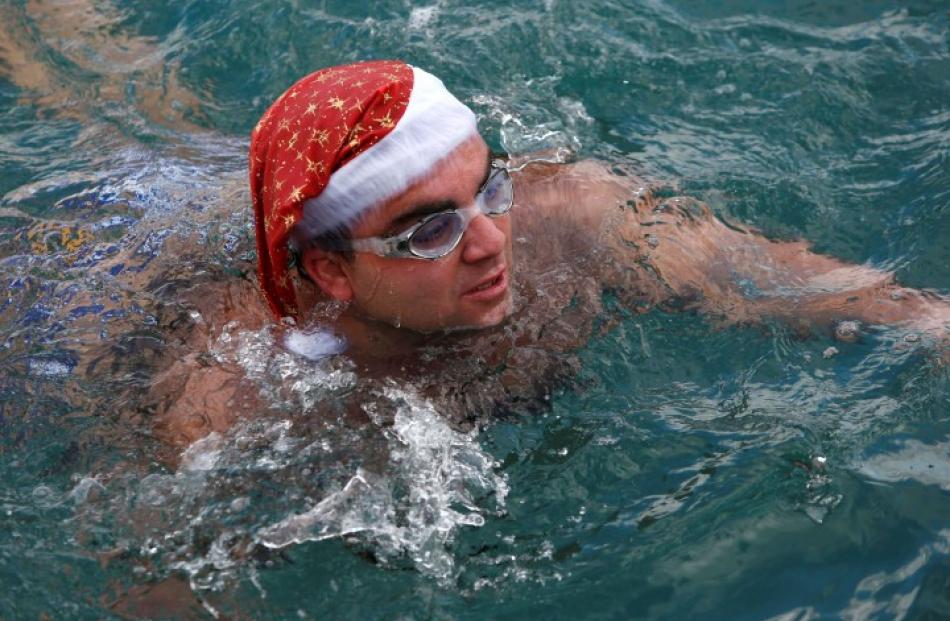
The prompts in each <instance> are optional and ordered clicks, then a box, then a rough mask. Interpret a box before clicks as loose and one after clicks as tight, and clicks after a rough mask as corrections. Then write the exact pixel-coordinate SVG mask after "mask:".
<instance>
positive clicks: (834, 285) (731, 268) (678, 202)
mask: <svg viewBox="0 0 950 621" xmlns="http://www.w3.org/2000/svg"><path fill="white" fill-rule="evenodd" d="M562 168H568V169H570V170H566V171H564V172H563V173H562V174H560V175H559V176H557V177H551V178H549V179H539V183H538V184H537V185H538V187H539V188H541V189H539V190H535V191H534V192H533V194H532V197H531V198H532V199H537V202H538V204H545V205H547V204H550V206H549V207H547V208H546V209H545V211H548V210H550V213H551V214H552V215H554V214H557V215H559V217H558V218H557V219H558V220H559V221H560V222H559V225H560V226H568V227H570V228H572V229H575V230H587V231H591V232H592V233H594V234H593V235H589V236H588V237H587V241H586V243H588V244H593V245H594V246H595V247H596V248H597V249H600V251H601V252H603V253H604V254H603V256H601V257H600V258H599V259H600V263H601V264H602V268H600V269H602V271H603V273H602V281H603V282H604V284H605V286H608V287H611V288H614V289H616V290H618V292H619V293H620V294H621V295H622V296H624V297H628V298H629V299H631V300H635V301H636V300H638V301H641V302H643V303H644V305H653V304H665V305H670V306H672V307H681V308H695V309H698V310H702V311H704V312H707V313H710V314H711V315H713V316H715V317H716V318H717V319H720V320H721V321H723V322H724V323H751V322H760V321H763V320H767V319H769V318H775V319H780V320H784V321H788V322H790V323H796V324H802V323H810V324H812V325H818V326H823V327H829V328H832V327H834V326H836V325H837V324H839V323H840V322H842V321H849V320H851V321H860V322H861V323H863V324H868V325H882V324H890V325H900V326H903V327H906V328H907V329H910V330H915V331H920V332H926V333H928V334H930V335H932V336H934V337H937V338H940V339H945V340H946V339H948V329H950V328H948V326H950V300H948V299H947V298H946V297H945V296H940V295H938V294H936V293H932V292H926V291H918V290H915V289H911V288H908V287H903V286H901V285H899V284H897V282H896V281H895V278H894V275H893V274H892V273H890V272H886V271H883V270H879V269H876V268H874V267H871V266H867V265H853V264H848V263H845V262H843V261H841V260H839V259H835V258H833V257H828V256H824V255H820V254H816V253H814V252H812V251H811V250H810V249H809V245H808V244H807V243H805V242H801V241H795V242H776V241H771V240H769V239H767V238H766V237H764V236H763V235H761V234H759V233H757V232H754V231H751V230H747V229H744V228H742V227H737V226H730V225H726V224H725V223H723V222H722V221H720V220H719V219H717V218H715V217H714V216H713V215H712V214H711V212H710V211H709V209H708V207H706V206H705V205H704V204H703V203H701V202H699V201H697V200H695V199H692V198H689V197H672V198H667V199H662V200H659V199H657V198H655V197H654V196H653V194H652V193H651V192H650V191H649V190H648V189H647V187H646V184H645V183H644V182H643V181H642V180H640V179H638V178H636V177H634V176H629V175H628V176H618V175H616V174H613V173H611V172H610V171H608V170H607V169H606V167H605V166H604V165H603V164H600V163H597V162H590V161H587V162H579V163H578V164H574V165H571V166H569V167H562ZM552 179H555V180H553V181H552ZM548 195H551V196H548ZM565 198H566V200H567V203H568V204H564V202H565ZM559 201H560V202H561V206H560V207H554V205H555V204H556V203H557V202H559Z"/></svg>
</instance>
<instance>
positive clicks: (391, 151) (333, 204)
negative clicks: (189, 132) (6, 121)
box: [249, 61, 478, 318]
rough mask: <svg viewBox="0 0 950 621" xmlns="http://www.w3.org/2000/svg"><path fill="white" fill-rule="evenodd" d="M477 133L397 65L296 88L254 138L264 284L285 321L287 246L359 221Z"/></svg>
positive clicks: (331, 73) (329, 76) (421, 74)
mask: <svg viewBox="0 0 950 621" xmlns="http://www.w3.org/2000/svg"><path fill="white" fill-rule="evenodd" d="M477 132H478V130H477V128H476V124H475V115H474V114H473V113H472V111H471V110H469V109H468V108H467V107H466V106H465V105H464V104H462V103H461V102H460V101H459V100H458V99H456V98H455V97H454V96H453V95H452V94H451V93H450V92H449V91H448V90H446V88H445V86H444V85H443V84H442V82H441V81H440V80H439V79H438V78H436V77H435V76H433V75H431V74H429V73H426V72H425V71H422V70H421V69H418V68H416V67H411V66H409V65H407V64H405V63H402V62H398V61H372V62H365V63H356V64H352V65H344V66H340V67H330V68H327V69H321V70H320V71H317V72H316V73H312V74H310V75H308V76H306V77H305V78H303V79H301V80H300V81H298V82H297V83H296V84H294V85H293V86H291V87H290V88H289V89H288V90H287V92H285V93H284V94H283V95H281V96H280V97H279V98H278V99H277V101H275V102H274V103H273V105H271V107H270V108H269V109H268V110H267V112H265V113H264V116H263V117H261V120H260V121H259V122H258V124H257V126H256V127H255V128H254V131H253V132H252V133H251V149H250V156H249V157H250V181H251V200H252V202H253V205H254V217H255V230H256V235H257V255H258V278H259V280H260V284H261V290H262V291H263V292H264V296H265V297H266V298H267V302H268V304H269V305H270V307H271V310H273V311H274V314H275V315H276V316H277V317H278V318H280V317H286V316H291V317H296V316H297V315H298V312H299V311H298V308H297V297H296V294H295V291H294V285H293V280H292V277H291V274H290V271H289V266H288V260H289V258H290V251H289V249H288V242H289V241H291V240H293V241H295V242H296V243H298V244H303V243H305V242H306V241H307V240H309V239H312V238H314V237H316V236H318V235H320V234H322V233H326V232H328V231H331V230H334V229H337V228H339V227H341V226H347V225H351V224H352V223H354V222H355V221H356V220H357V219H358V218H359V217H360V216H361V215H362V214H365V213H366V212H368V211H369V210H372V209H373V208H375V207H378V206H380V205H381V204H383V203H385V202H386V201H387V200H389V199H391V198H393V197H394V196H396V195H398V194H400V193H401V192H403V191H405V190H406V189H407V188H408V187H409V186H410V185H412V184H413V183H415V182H416V181H418V180H419V179H421V178H422V177H424V176H425V175H426V173H427V172H428V171H429V170H431V169H432V167H433V166H435V165H436V164H437V163H438V162H439V161H440V160H441V159H443V158H444V157H445V156H447V155H448V154H449V153H451V152H452V151H453V150H454V149H455V148H456V147H457V146H459V145H460V144H461V143H462V142H464V141H465V140H466V139H468V138H470V137H472V136H474V135H476V134H477Z"/></svg>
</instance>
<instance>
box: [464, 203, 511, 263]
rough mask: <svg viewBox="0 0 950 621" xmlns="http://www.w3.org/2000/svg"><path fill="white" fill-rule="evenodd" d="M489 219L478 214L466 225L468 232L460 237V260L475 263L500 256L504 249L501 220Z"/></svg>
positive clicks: (500, 218) (503, 233)
mask: <svg viewBox="0 0 950 621" xmlns="http://www.w3.org/2000/svg"><path fill="white" fill-rule="evenodd" d="M507 217H508V216H507V215H505V216H501V217H499V218H489V217H488V216H486V215H485V214H479V215H477V216H475V218H473V219H472V221H471V222H469V224H468V230H466V231H465V235H464V236H463V237H462V260H463V261H465V262H466V263H477V262H478V261H481V260H482V259H485V258H487V257H493V256H495V255H497V254H500V253H501V252H503V251H504V249H505V232H504V229H503V228H502V226H501V225H502V222H501V221H502V219H504V218H507Z"/></svg>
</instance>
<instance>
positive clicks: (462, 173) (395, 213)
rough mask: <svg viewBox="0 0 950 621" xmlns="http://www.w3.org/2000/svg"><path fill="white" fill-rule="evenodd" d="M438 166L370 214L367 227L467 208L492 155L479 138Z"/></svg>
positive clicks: (484, 178) (481, 182) (483, 177)
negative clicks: (465, 206) (466, 205)
mask: <svg viewBox="0 0 950 621" xmlns="http://www.w3.org/2000/svg"><path fill="white" fill-rule="evenodd" d="M471 142H472V143H474V144H466V145H463V147H467V148H459V149H456V150H455V151H454V152H453V153H452V154H451V155H449V156H447V157H446V158H445V159H444V160H442V161H441V162H439V164H437V165H436V166H434V167H433V168H432V170H430V171H429V174H427V175H426V176H424V177H423V178H422V179H419V180H418V181H417V182H415V183H413V184H412V185H411V186H409V187H408V188H407V189H406V190H405V191H403V192H402V193H400V194H398V195H397V196H395V197H393V198H392V199H390V200H388V201H386V202H385V203H384V204H382V205H381V206H380V207H379V208H377V209H374V210H372V212H371V213H370V214H367V218H366V219H365V220H364V222H365V223H366V224H369V225H373V226H380V225H382V226H392V225H393V224H394V223H398V221H400V220H403V219H405V218H407V217H412V216H415V215H418V216H419V217H423V216H424V215H426V213H435V212H438V211H445V210H447V209H454V208H458V207H461V206H464V205H465V204H467V203H468V202H469V201H471V200H472V199H473V198H474V195H475V193H476V192H477V191H478V189H479V188H480V187H481V186H482V184H483V183H484V182H485V180H486V178H487V176H488V173H489V170H490V168H491V151H490V150H489V149H488V145H486V144H485V142H484V140H482V139H481V138H480V137H479V139H478V140H477V141H471Z"/></svg>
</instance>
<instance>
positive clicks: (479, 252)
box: [302, 136, 512, 333]
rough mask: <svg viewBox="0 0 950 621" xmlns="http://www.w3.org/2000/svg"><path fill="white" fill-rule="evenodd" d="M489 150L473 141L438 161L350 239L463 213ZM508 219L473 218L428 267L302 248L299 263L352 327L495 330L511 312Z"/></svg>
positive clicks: (383, 234) (385, 233)
mask: <svg viewBox="0 0 950 621" xmlns="http://www.w3.org/2000/svg"><path fill="white" fill-rule="evenodd" d="M488 164H489V150H488V146H487V145H486V144H485V142H484V140H482V139H481V137H479V136H475V137H474V138H472V139H470V140H468V141H467V142H465V143H463V144H462V145H461V146H460V147H459V148H457V149H456V150H455V151H453V152H452V153H451V154H449V155H448V156H447V157H446V158H445V159H443V160H442V161H441V162H439V163H438V164H437V165H436V167H435V168H434V169H433V171H432V174H430V175H428V176H426V177H425V178H424V179H422V180H420V181H418V182H417V183H415V184H414V185H412V186H410V187H409V188H408V189H407V190H406V191H405V192H403V193H402V194H400V195H399V196H397V197H395V198H394V199H392V200H390V201H389V202H387V203H386V204H385V205H383V206H381V207H380V208H378V209H376V210H374V211H372V212H370V213H369V214H367V215H366V216H365V217H364V218H363V219H362V220H361V221H360V222H359V223H358V224H357V226H355V227H354V229H353V231H352V233H353V237H354V238H357V239H358V238H363V237H388V236H391V235H396V234H398V233H401V232H402V231H404V230H405V229H406V228H408V227H410V226H411V225H413V224H415V223H416V222H418V221H419V220H420V219H422V218H423V217H425V216H426V215H429V214H430V213H434V212H437V211H444V210H447V209H454V208H460V207H466V206H468V205H470V204H471V203H472V201H473V200H474V199H475V195H476V193H477V192H478V190H479V188H480V187H481V186H482V184H483V183H484V182H485V180H486V178H487V175H488ZM511 228H512V227H511V216H510V215H508V214H506V215H503V216H500V217H495V218H490V217H488V216H486V215H478V216H476V217H475V218H474V219H473V220H472V221H471V222H470V223H469V225H468V228H467V230H466V231H465V233H464V235H463V236H462V239H461V241H460V242H459V244H458V246H457V247H456V248H455V249H454V250H453V251H452V252H451V253H449V254H448V255H446V256H444V257H441V258H439V259H435V260H422V259H414V258H391V257H380V256H377V255H375V254H372V253H368V252H356V253H353V255H351V256H349V257H346V256H343V255H341V254H340V253H336V252H327V251H324V250H320V249H309V250H307V251H305V252H304V254H303V257H302V263H303V266H304V269H305V270H306V271H307V274H308V275H309V276H310V278H311V279H312V280H313V281H314V282H315V283H317V284H318V286H319V287H320V288H321V289H322V290H323V291H324V292H325V293H326V294H327V295H329V296H330V297H332V298H334V299H337V300H340V301H343V302H348V303H349V304H350V309H349V311H348V313H349V315H350V316H351V317H352V318H353V319H356V320H358V321H363V322H382V323H384V324H388V325H390V326H394V327H399V328H403V329H408V330H412V331H415V332H420V333H428V332H436V331H441V330H445V329H450V328H484V327H489V326H493V325H497V324H498V323H500V322H501V321H502V320H504V318H505V317H506V316H507V315H508V314H509V313H510V312H511V307H512V300H511V286H510V282H511V268H512V238H511Z"/></svg>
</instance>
